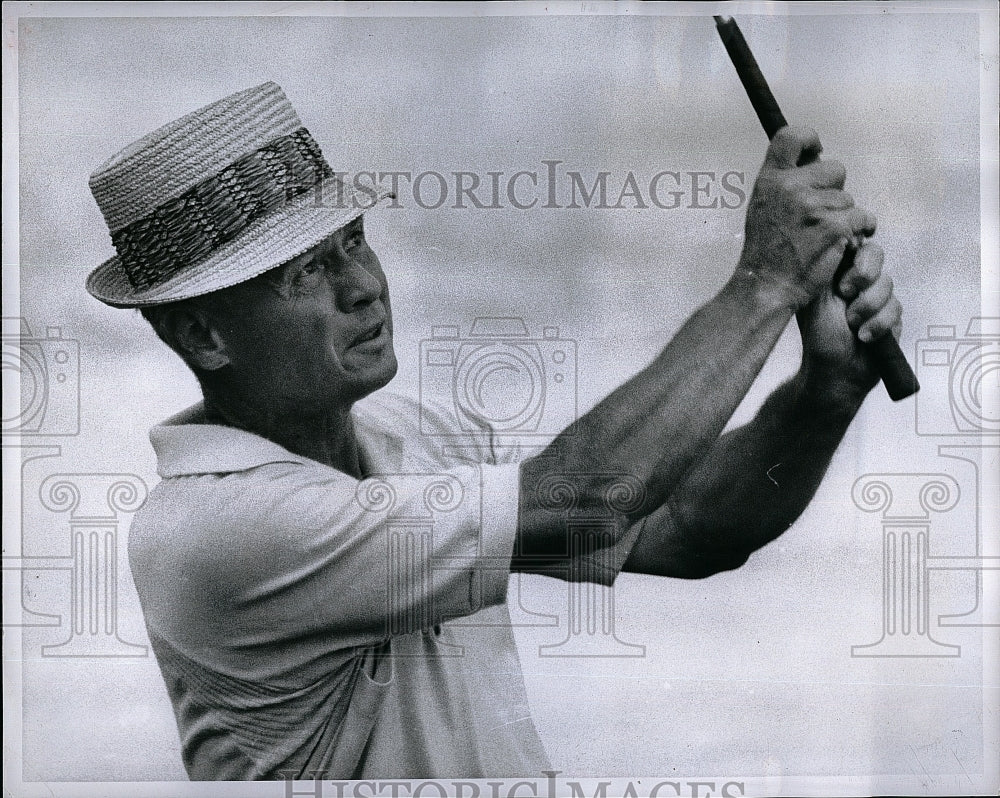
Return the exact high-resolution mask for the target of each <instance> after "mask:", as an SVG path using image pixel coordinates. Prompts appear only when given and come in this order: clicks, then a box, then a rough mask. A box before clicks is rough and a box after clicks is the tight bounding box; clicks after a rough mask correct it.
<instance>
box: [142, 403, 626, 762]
mask: <svg viewBox="0 0 1000 798" xmlns="http://www.w3.org/2000/svg"><path fill="white" fill-rule="evenodd" d="M419 412H420V409H419V408H418V406H417V404H416V403H415V402H412V401H408V400H406V399H403V398H401V397H395V396H392V395H385V394H378V395H376V396H373V397H369V398H368V399H366V400H365V401H364V402H361V403H358V405H356V406H355V408H354V411H353V416H354V419H355V423H356V425H357V434H358V439H359V443H360V445H361V447H362V449H363V451H364V453H365V456H366V459H367V462H368V463H369V464H370V465H371V466H372V471H373V473H377V474H378V475H377V476H371V477H369V478H367V479H364V480H361V481H359V480H357V479H355V478H353V477H351V476H348V475H347V474H344V473H342V472H340V471H338V470H336V469H333V468H330V467H328V466H326V465H323V464H321V463H318V462H315V461H312V460H309V459H307V458H304V457H300V456H298V455H295V454H292V453H291V452H289V451H287V450H286V449H284V448H283V447H281V446H279V445H277V444H275V443H273V442H271V441H269V440H266V439H264V438H261V437H259V436H257V435H254V434H251V433H248V432H244V431H241V430H238V429H234V428H230V427H225V426H219V425H214V424H207V423H205V420H204V411H203V408H202V407H201V406H200V405H199V406H195V407H194V408H191V409H190V410H188V411H185V412H184V413H182V414H180V415H179V416H177V417H175V418H173V419H171V420H169V421H168V422H166V423H164V424H163V425H161V426H157V427H154V428H153V430H152V431H151V433H150V438H151V440H152V443H153V446H154V448H155V450H156V454H157V457H158V463H159V465H158V472H159V474H160V476H161V477H162V481H161V482H160V483H159V484H158V485H157V486H156V488H155V489H154V490H153V491H152V492H151V494H150V497H149V500H148V501H147V502H146V504H145V505H144V506H143V508H142V509H141V510H140V511H139V512H138V513H137V514H136V517H135V520H134V522H133V525H132V530H131V533H130V539H129V558H130V564H131V567H132V574H133V577H134V579H135V583H136V587H137V589H138V592H139V598H140V601H141V604H142V609H143V613H144V615H145V620H146V627H147V630H148V632H149V637H150V640H151V642H152V645H153V649H154V651H155V652H156V656H157V660H158V662H159V665H160V669H161V672H162V674H163V678H164V681H165V682H166V685H167V690H168V692H169V694H170V698H171V700H172V702H173V706H174V712H175V716H176V719H177V725H178V730H179V732H180V737H181V744H182V754H183V758H184V764H185V766H186V768H187V771H188V774H189V775H190V777H191V778H192V779H228V780H242V779H274V778H285V777H294V778H305V779H313V778H325V779H334V778H337V779H339V778H431V777H442V778H447V777H454V778H485V777H516V776H533V777H540V776H541V775H542V774H541V771H542V770H544V769H546V768H547V767H548V762H547V758H546V755H545V751H544V749H543V747H542V744H541V742H540V740H539V738H538V734H537V732H536V730H535V727H534V724H533V723H532V720H531V716H530V713H529V710H528V704H527V698H526V695H525V690H524V684H523V679H522V676H521V668H520V663H519V661H518V656H517V650H516V648H515V644H514V639H513V636H512V633H511V629H510V619H509V615H508V613H507V609H506V605H505V604H504V602H505V598H506V593H507V580H508V577H509V575H510V558H511V554H512V551H513V546H514V538H515V530H516V524H517V507H518V465H517V464H516V463H514V462H502V460H503V459H512V458H510V457H507V458H501V457H498V455H497V447H496V446H495V444H494V439H493V436H492V435H490V434H485V435H483V436H478V437H477V438H475V439H464V440H463V446H462V447H458V448H456V447H452V450H451V451H450V452H448V453H445V449H444V448H443V447H442V445H441V442H442V437H440V435H427V434H426V432H427V431H428V425H430V431H431V432H432V433H440V434H441V435H448V434H450V433H457V432H458V429H457V424H456V423H455V422H454V420H453V419H452V418H451V417H450V416H449V415H448V414H447V413H446V412H442V411H438V412H435V411H434V410H433V409H431V408H427V407H424V419H423V422H424V423H423V430H424V434H422V433H421V425H420V419H419V416H418V413H419ZM444 440H448V439H447V438H444ZM454 440H458V439H454ZM456 451H457V452H458V453H457V454H456ZM630 537H631V536H630ZM633 541H634V538H632V539H630V540H629V541H627V542H623V543H621V544H619V545H618V546H616V547H615V551H614V552H613V556H612V557H610V558H609V557H607V556H601V557H597V558H587V561H586V562H581V561H579V560H578V561H577V562H576V563H574V565H573V568H572V570H573V572H574V573H573V575H572V576H571V577H570V578H574V579H580V578H584V579H592V580H594V581H600V582H603V583H611V582H612V581H613V580H614V578H615V575H616V574H617V571H618V570H619V569H620V567H621V564H622V563H623V562H624V560H625V558H626V557H627V554H628V550H629V549H630V547H631V543H632V542H633ZM459 618H460V619H461V620H460V621H453V622H449V621H452V619H459Z"/></svg>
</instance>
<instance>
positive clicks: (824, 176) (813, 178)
mask: <svg viewBox="0 0 1000 798" xmlns="http://www.w3.org/2000/svg"><path fill="white" fill-rule="evenodd" d="M808 169H809V185H810V186H812V187H813V188H843V187H844V183H845V182H846V181H847V168H846V167H845V166H844V165H843V164H842V163H841V162H840V161H816V162H815V163H811V164H809V166H808Z"/></svg>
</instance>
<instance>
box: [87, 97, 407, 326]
mask: <svg viewBox="0 0 1000 798" xmlns="http://www.w3.org/2000/svg"><path fill="white" fill-rule="evenodd" d="M90 190H91V191H92V192H93V194H94V199H96V200H97V204H98V206H99V207H100V209H101V213H102V214H103V215H104V219H105V221H106V222H107V224H108V229H109V230H110V232H111V240H112V242H113V243H114V246H115V249H116V250H117V252H118V254H117V255H116V256H115V257H113V258H111V259H110V260H107V261H105V262H104V263H102V264H101V265H100V266H98V267H97V268H96V269H94V271H93V272H91V274H90V276H89V277H88V278H87V290H88V291H89V292H90V293H91V294H92V295H93V296H95V297H96V298H97V299H99V300H101V301H102V302H104V303H106V304H108V305H112V306H114V307H124V308H127V307H141V306H144V305H159V304H163V303H165V302H174V301H176V300H179V299H186V298H188V297H193V296H199V295H201V294H207V293H209V292H211V291H217V290H219V289H220V288H227V287H229V286H231V285H236V284H237V283H241V282H243V281H245V280H249V279H250V278H252V277H256V276H257V275H258V274H262V273H263V272H266V271H267V270H269V269H272V268H274V267H276V266H280V265H281V264H282V263H284V262H286V261H288V260H290V259H292V258H294V257H296V256H297V255H301V254H302V253H303V252H305V251H306V250H308V249H310V248H311V247H313V246H315V245H316V244H318V243H319V242H320V241H322V240H323V239H324V238H326V237H327V236H328V235H330V234H331V233H333V232H334V231H335V230H337V229H338V228H340V227H343V226H344V225H345V224H347V223H348V222H350V221H352V220H353V219H356V218H357V217H358V216H360V215H361V214H362V213H363V212H364V211H365V210H367V209H368V208H370V207H371V206H372V205H374V204H375V203H376V202H378V201H379V200H381V199H384V198H385V197H387V196H389V193H388V192H385V191H376V190H375V189H374V188H367V189H363V190H359V191H355V190H354V189H353V187H352V186H350V185H347V184H345V183H343V182H342V181H341V180H340V179H338V178H337V177H336V176H335V175H334V173H333V170H332V169H330V166H329V165H328V164H327V162H326V161H325V160H324V158H323V153H322V152H321V151H320V149H319V146H318V145H317V144H316V142H315V141H314V140H313V138H312V136H310V135H309V131H308V130H306V129H305V128H304V127H303V126H302V122H301V120H300V119H299V117H298V114H296V113H295V110H294V109H293V108H292V105H291V103H290V102H289V101H288V98H287V97H286V96H285V93H284V92H283V91H282V90H281V88H280V87H279V86H278V85H277V84H275V83H264V84H262V85H260V86H256V87H254V88H252V89H247V90H245V91H241V92H237V93H236V94H232V95H230V96H228V97H225V98H223V99H221V100H219V101H218V102H214V103H212V104H211V105H207V106H205V107H204V108H201V109H199V110H197V111H194V112H193V113H190V114H188V115H187V116H184V117H181V118H180V119H178V120H177V121H175V122H172V123H170V124H169V125H165V126H164V127H161V128H160V129H159V130H156V131H154V132H153V133H150V134H149V135H148V136H145V137H144V138H142V139H140V140H139V141H137V142H135V143H134V144H132V145H131V146H129V147H126V148H125V149H124V150H122V151H121V152H120V153H118V154H117V155H115V156H113V157H112V158H111V159H110V160H108V161H107V162H106V163H105V164H104V165H103V166H101V167H100V168H99V169H98V170H97V171H96V172H94V173H93V174H92V175H91V176H90Z"/></svg>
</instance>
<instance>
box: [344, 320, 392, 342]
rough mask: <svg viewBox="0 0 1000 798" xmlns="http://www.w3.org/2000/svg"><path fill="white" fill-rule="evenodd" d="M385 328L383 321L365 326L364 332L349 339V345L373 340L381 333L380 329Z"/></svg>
mask: <svg viewBox="0 0 1000 798" xmlns="http://www.w3.org/2000/svg"><path fill="white" fill-rule="evenodd" d="M384 328H385V322H384V321H380V322H377V323H375V324H373V325H371V326H370V327H366V328H365V330H364V332H362V333H361V335H359V336H358V337H357V338H355V339H354V340H353V341H351V346H352V347H354V346H359V345H361V344H364V343H367V342H368V341H374V340H375V339H376V338H378V337H379V336H380V335H381V334H382V330H383V329H384Z"/></svg>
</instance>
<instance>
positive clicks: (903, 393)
mask: <svg viewBox="0 0 1000 798" xmlns="http://www.w3.org/2000/svg"><path fill="white" fill-rule="evenodd" d="M714 19H715V26H716V28H717V29H718V31H719V36H720V37H721V38H722V43H723V44H724V45H725V47H726V52H728V53H729V58H730V60H732V62H733V66H734V67H736V74H737V75H739V77H740V82H741V83H742V84H743V88H744V89H746V92H747V96H748V97H749V98H750V103H751V104H752V105H753V109H754V111H756V112H757V118H758V119H760V124H761V126H762V127H763V128H764V132H765V133H767V137H768V139H773V138H774V134H775V133H777V132H778V131H779V130H781V128H783V127H787V125H788V122H786V121H785V117H784V115H783V114H782V113H781V109H780V108H778V102H777V100H775V99H774V95H773V94H771V89H770V87H769V86H768V85H767V81H766V80H764V74H763V73H762V72H761V71H760V67H759V66H758V65H757V59H755V58H754V57H753V53H752V52H750V46H749V45H748V44H747V41H746V39H744V38H743V32H742V31H741V30H740V29H739V26H738V25H737V24H736V20H734V19H732V18H730V19H728V20H727V19H725V18H724V17H718V16H717V17H715V18H714ZM853 262H854V251H853V250H852V249H850V248H848V250H847V251H846V252H845V253H844V262H843V263H841V264H840V268H839V269H838V274H841V273H843V272H844V271H847V269H849V268H850V267H851V265H852V264H853ZM864 346H865V347H866V348H867V349H868V350H869V352H870V353H871V354H872V357H873V359H874V361H875V364H876V366H877V368H878V373H879V376H880V377H881V378H882V382H883V383H885V389H886V391H888V393H889V397H890V398H891V399H892V400H893V401H894V402H898V401H899V400H900V399H905V398H906V397H907V396H912V395H913V394H915V393H916V392H917V391H919V390H920V384H919V383H918V382H917V375H916V374H914V373H913V369H911V368H910V364H909V363H907V362H906V356H905V355H904V354H903V350H902V349H900V348H899V342H898V341H897V340H896V339H895V338H894V337H893V335H892V333H886V334H885V335H883V336H882V337H881V338H878V339H877V340H875V341H872V342H871V343H869V344H864Z"/></svg>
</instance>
